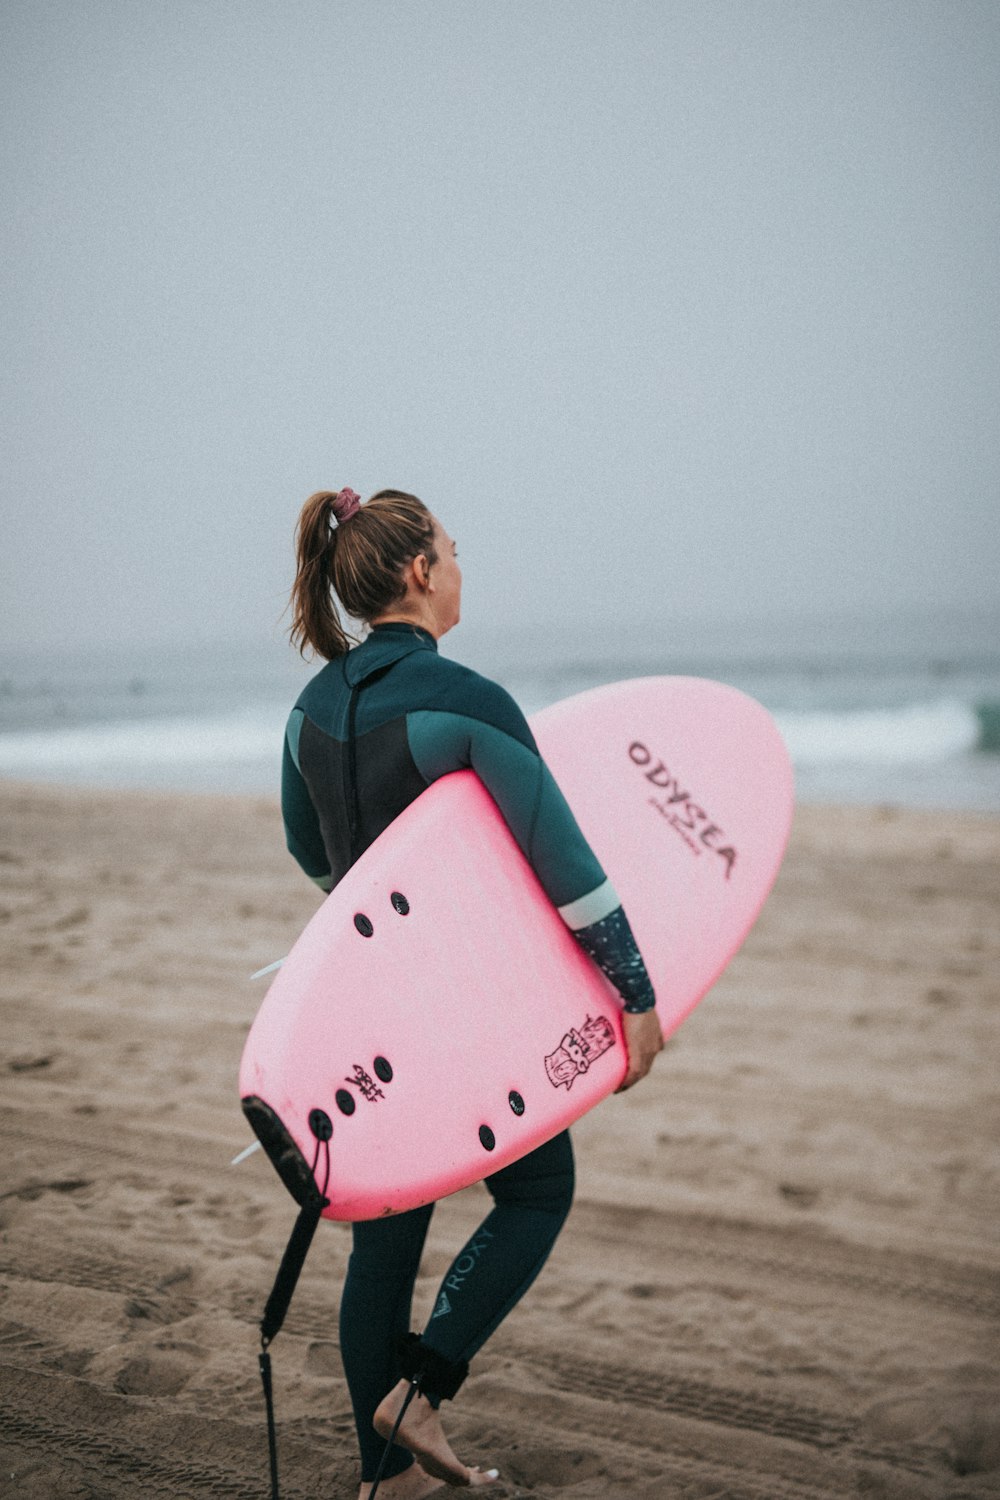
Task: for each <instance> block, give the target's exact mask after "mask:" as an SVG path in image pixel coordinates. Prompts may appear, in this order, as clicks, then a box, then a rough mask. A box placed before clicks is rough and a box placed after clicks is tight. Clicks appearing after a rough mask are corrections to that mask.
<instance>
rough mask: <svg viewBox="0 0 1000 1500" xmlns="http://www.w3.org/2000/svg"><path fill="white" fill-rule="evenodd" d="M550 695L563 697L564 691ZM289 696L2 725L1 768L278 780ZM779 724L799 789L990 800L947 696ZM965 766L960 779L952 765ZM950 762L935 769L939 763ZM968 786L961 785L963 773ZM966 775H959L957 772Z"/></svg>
mask: <svg viewBox="0 0 1000 1500" xmlns="http://www.w3.org/2000/svg"><path fill="white" fill-rule="evenodd" d="M557 696H563V695H562V693H559V694H557ZM287 711H288V706H287V704H286V703H284V702H282V703H261V704H257V705H253V706H248V707H245V708H241V709H239V710H237V711H229V712H216V713H211V712H206V713H202V714H200V715H196V714H187V715H179V716H170V717H156V718H148V719H141V718H140V719H127V720H125V719H121V720H115V721H112V722H106V723H99V724H81V725H75V726H64V727H55V728H52V729H46V730H39V729H34V730H26V731H17V732H8V733H5V734H0V775H2V776H8V777H19V778H23V779H25V780H42V781H57V782H69V783H72V782H78V783H82V784H85V785H98V786H140V787H151V788H157V787H162V788H172V789H186V788H190V789H200V790H205V791H225V790H231V791H260V792H265V793H270V794H275V793H276V792H277V790H278V785H279V780H280V764H281V745H282V735H283V732H284V726H285V721H286V717H287ZM776 718H777V722H778V726H779V728H780V729H781V732H782V734H783V736H784V738H785V742H786V744H787V745H788V748H789V751H790V753H791V756H792V760H793V762H794V764H795V767H796V773H797V780H798V784H799V788H800V791H801V792H802V793H804V794H805V795H806V796H808V797H818V798H820V799H823V798H826V797H831V796H836V797H846V798H848V799H850V797H851V795H852V792H853V794H854V795H856V796H858V797H860V798H862V799H864V800H871V799H872V798H876V799H881V798H883V797H890V798H896V799H901V800H904V801H907V800H911V798H910V796H909V793H908V790H907V788H908V786H909V784H910V782H912V783H913V791H914V800H920V801H926V800H927V799H928V798H931V799H933V798H934V797H936V796H945V795H946V794H945V792H944V790H943V788H945V787H948V788H950V790H949V791H948V792H947V799H948V800H949V801H951V802H954V801H956V799H957V801H958V803H959V804H963V805H974V806H987V807H997V806H998V799H1000V789H998V787H994V783H995V782H996V783H1000V774H998V773H1000V763H998V764H997V765H986V764H985V763H986V762H996V760H997V758H996V757H994V756H977V757H974V759H975V761H977V762H982V763H984V764H982V765H981V766H980V767H979V774H978V776H977V775H976V768H975V767H974V766H973V765H972V761H971V760H970V755H969V753H970V752H971V751H973V750H975V748H976V744H977V740H978V737H979V732H980V729H979V721H978V719H977V716H976V714H975V712H974V710H973V708H972V707H971V706H970V705H968V704H966V703H963V702H960V701H958V700H954V699H942V700H939V701H929V702H924V703H911V704H907V705H904V706H902V707H899V708H895V709H850V710H847V709H845V710H841V711H830V710H826V709H823V710H818V709H809V710H779V711H778V712H777V713H776ZM961 764H964V766H965V769H964V771H963V773H962V777H960V778H958V780H956V776H955V774H954V772H955V769H956V767H957V766H958V765H961ZM936 767H940V768H942V769H943V768H946V767H948V768H949V774H948V775H947V776H934V775H933V772H934V768H936ZM970 775H971V776H972V778H973V782H974V785H973V784H972V783H970V787H971V789H969V790H966V791H962V790H960V789H958V790H956V788H960V782H961V783H962V784H963V785H964V782H968V781H969V777H970ZM963 778H964V780H963Z"/></svg>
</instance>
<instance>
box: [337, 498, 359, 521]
mask: <svg viewBox="0 0 1000 1500" xmlns="http://www.w3.org/2000/svg"><path fill="white" fill-rule="evenodd" d="M360 509H361V496H360V495H356V494H355V493H354V491H353V490H341V491H340V493H339V494H338V495H334V497H333V513H334V515H335V516H336V517H337V525H338V526H343V524H344V522H345V521H349V520H350V519H351V517H352V516H356V515H357V513H358V511H359V510H360Z"/></svg>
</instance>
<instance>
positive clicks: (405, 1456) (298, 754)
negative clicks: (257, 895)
mask: <svg viewBox="0 0 1000 1500" xmlns="http://www.w3.org/2000/svg"><path fill="white" fill-rule="evenodd" d="M467 768H471V769H472V770H473V771H475V772H476V773H477V774H478V776H479V777H480V779H481V780H482V781H483V782H484V784H485V785H486V787H487V789H488V790H489V791H490V793H491V794H492V796H493V798H494V800H495V801H496V803H497V806H498V807H499V808H500V811H501V813H502V814H503V816H504V818H505V820H506V822H507V824H508V826H509V827H510V830H511V832H512V833H513V835H514V837H515V838H516V840H517V842H518V844H519V845H520V847H521V849H522V851H523V853H524V855H525V857H526V858H527V859H528V861H529V863H530V864H531V866H532V868H533V869H534V871H535V873H536V874H537V876H538V878H539V880H540V881H541V883H542V886H543V887H544V889H545V891H546V892H547V894H548V895H549V897H550V898H551V899H552V901H553V903H554V904H555V905H556V906H557V907H558V909H559V912H560V915H561V916H562V918H563V920H564V921H565V922H566V923H567V925H568V926H569V927H570V929H571V930H572V931H573V933H574V935H575V936H576V938H577V939H578V940H579V942H580V943H581V945H582V946H583V948H584V949H585V950H586V952H587V953H589V954H590V956H591V957H592V958H593V959H595V961H596V962H597V963H598V964H600V966H601V968H602V969H603V970H604V972H605V973H606V974H607V976H608V978H609V979H610V980H611V982H612V984H614V985H615V987H616V988H617V989H618V991H619V993H620V994H621V996H622V1000H623V1003H624V1006H625V1008H626V1009H627V1010H632V1011H641V1010H647V1009H649V1008H650V1006H652V1004H653V1003H654V995H653V990H652V986H651V984H650V982H649V977H648V975H647V974H646V970H645V967H644V965H643V962H642V959H641V958H640V956H639V952H638V949H637V948H636V945H635V940H634V938H633V936H632V932H631V929H630V928H629V925H628V922H627V921H626V918H625V914H624V912H623V911H622V908H621V905H620V903H619V901H618V897H617V896H616V895H615V892H614V890H613V888H612V886H611V883H610V881H609V880H608V879H607V877H606V876H605V874H604V871H603V870H602V869H601V866H600V864H599V863H598V861H597V859H596V858H595V856H594V853H593V851H592V850H591V848H590V846H589V845H588V843H587V841H586V839H585V838H584V837H583V834H582V833H581V832H580V829H579V828H578V826H577V823H576V819H575V818H574V817H573V814H572V813H571V811H570V809H569V807H568V805H567V803H566V800H565V798H564V797H563V795H562V793H561V792H560V791H559V788H558V787H557V786H556V783H555V781H554V780H553V778H552V776H551V774H550V773H549V771H548V768H547V767H546V766H545V763H544V762H543V761H542V759H541V757H540V755H539V753H538V749H537V746H536V745H535V741H534V739H533V738H532V734H531V730H530V729H529V728H528V725H527V723H526V721H525V718H524V715H523V714H522V713H521V711H520V709H519V708H518V707H517V704H516V703H515V702H514V700H513V699H512V698H511V697H510V695H509V694H508V693H506V692H505V691H504V690H503V688H501V687H498V686H497V684H496V683H493V682H489V681H488V680H487V679H486V678H484V677H480V676H479V675H478V674H477V673H475V672H471V671H469V670H468V669H467V668H465V667H461V666H458V665H457V664H456V663H455V662H452V661H449V660H447V659H446V658H444V657H441V656H439V655H438V651H437V644H436V642H435V641H434V638H433V637H432V636H430V635H428V634H427V633H426V631H423V630H418V629H416V628H414V627H413V626H410V625H401V624H390V625H380V626H376V628H375V629H374V630H373V631H372V632H371V634H370V635H369V636H368V638H367V639H366V640H365V641H364V643H363V644H362V645H360V646H358V647H357V648H356V649H355V650H353V651H351V652H350V653H349V654H348V656H347V657H346V658H344V659H343V660H341V661H334V662H330V663H329V664H328V665H327V666H325V667H324V668H323V670H322V671H321V672H318V673H317V675H316V676H315V677H314V678H313V679H312V681H311V682H310V683H309V685H308V687H306V689H305V691H304V692H303V693H302V694H301V696H300V698H299V701H298V703H297V704H296V706H295V708H294V709H293V710H292V714H291V718H290V720H289V724H288V732H287V735H286V740H285V760H284V771H283V778H282V804H283V809H284V817H285V829H286V834H287V838H288V847H289V849H290V850H291V852H292V854H293V855H294V856H295V858H296V859H297V860H298V861H299V863H300V865H301V866H302V868H303V869H304V870H305V871H306V873H307V874H308V875H310V876H311V877H312V879H313V880H315V881H316V883H317V884H318V885H319V886H320V887H321V888H322V889H323V890H327V891H328V890H330V889H332V887H333V886H334V885H336V883H337V881H338V880H340V879H341V877H342V876H343V875H344V874H345V873H346V872H347V870H348V869H349V868H350V866H351V865H352V864H353V863H354V861H355V860H356V859H357V858H358V857H359V856H360V855H361V854H362V853H363V852H364V850H365V849H366V848H367V847H368V845H369V844H371V843H372V842H373V841H374V840H375V839H376V838H377V837H378V836H379V834H380V833H381V832H382V831H383V830H384V829H385V828H387V827H388V825H389V824H390V823H391V822H392V820H393V819H394V818H395V817H397V816H398V815H399V814H400V813H401V812H402V811H403V809H404V808H405V807H407V806H408V805H409V803H410V802H412V801H413V800H414V799H415V798H416V797H418V796H419V795H420V793H421V792H422V791H424V790H425V789H426V788H427V787H428V786H429V785H430V783H431V782H433V781H436V780H437V779H438V777H439V776H445V775H447V774H448V773H449V772H450V771H459V770H464V769H467ZM485 1181H486V1187H487V1189H488V1190H489V1192H490V1194H491V1196H492V1198H493V1202H494V1207H493V1209H492V1211H491V1212H490V1213H489V1215H488V1216H487V1217H486V1219H485V1220H484V1221H483V1223H482V1224H481V1225H480V1226H479V1228H478V1229H477V1230H476V1231H475V1233H474V1234H473V1235H472V1237H471V1239H469V1240H468V1242H467V1243H466V1244H465V1246H463V1248H462V1250H461V1251H460V1252H459V1253H458V1255H457V1256H456V1257H455V1259H454V1260H453V1262H452V1264H451V1266H450V1267H449V1270H448V1272H447V1274H446V1275H445V1277H444V1279H443V1281H442V1283H441V1287H440V1289H439V1291H438V1294H437V1299H436V1301H435V1304H434V1307H433V1309H432V1310H431V1314H430V1317H429V1319H428V1322H427V1327H426V1330H425V1332H424V1334H423V1341H424V1344H425V1345H427V1346H428V1347H430V1348H432V1349H433V1350H435V1351H436V1352H437V1353H439V1354H441V1355H443V1356H444V1357H445V1358H446V1359H448V1360H451V1361H462V1360H468V1359H470V1358H471V1356H472V1355H473V1354H474V1353H475V1352H476V1350H477V1349H479V1348H480V1347H481V1346H482V1344H483V1343H484V1342H485V1340H486V1339H487V1338H488V1337H489V1335H490V1334H491V1333H492V1331H493V1330H494V1328H496V1327H497V1325H498V1324H499V1323H500V1322H501V1320H502V1319H503V1318H504V1317H505V1316H506V1315H507V1313H508V1312H509V1311H510V1310H511V1308H513V1307H514V1306H515V1305H516V1303H517V1302H518V1301H519V1300H520V1298H521V1297H522V1296H523V1294H524V1292H525V1291H526V1290H527V1288H528V1287H529V1286H530V1285H531V1283H532V1282H533V1281H534V1279H535V1277H536V1276H537V1275H538V1272H539V1271H540V1270H541V1268H542V1266H543V1265H544V1263H545V1261H546V1259H547V1257H548V1254H549V1251H550V1250H551V1248H552V1245H553V1243H554V1241H555V1238H556V1235H557V1234H558V1232H559V1229H560V1227H561V1226H562V1223H563V1221H564V1219H565V1217H566V1215H567V1213H568V1212H569V1207H570V1203H571V1201H572V1194H573V1152H572V1147H571V1145H570V1139H569V1132H568V1131H563V1132H562V1134H561V1135H558V1136H556V1137H555V1138H554V1139H553V1140H551V1141H547V1142H546V1143H545V1145H543V1146H540V1147H539V1148H538V1149H537V1150H536V1151H532V1152H531V1153H530V1154H529V1155H528V1156H525V1157H522V1159H521V1160H520V1161H517V1162H514V1163H512V1164H511V1165H510V1166H509V1167H505V1168H504V1169H503V1170H502V1171H500V1172H497V1173H494V1174H493V1175H492V1176H491V1177H487V1178H486V1180H485ZM432 1211H433V1205H432V1204H430V1205H428V1206H427V1207H426V1208H418V1209H413V1210H411V1211H410V1212H409V1213H404V1214H397V1215H394V1216H392V1217H390V1218H385V1219H376V1220H373V1221H371V1222H370V1223H363V1224H355V1225H354V1226H353V1237H354V1238H353V1249H352V1253H351V1259H350V1264H349V1267H348V1273H347V1280H346V1282H345V1284H344V1293H343V1297H342V1299H341V1307H340V1349H341V1355H342V1358H343V1361H344V1369H345V1371H346V1374H347V1382H348V1386H349V1387H350V1392H351V1401H352V1404H353V1407H354V1416H355V1423H356V1426H357V1433H358V1442H359V1446H360V1449H361V1464H362V1468H361V1473H362V1479H363V1480H366V1481H371V1480H372V1479H373V1478H374V1476H375V1472H376V1469H377V1467H378V1464H379V1459H380V1457H381V1455H382V1450H383V1448H384V1444H383V1442H382V1439H381V1438H379V1437H378V1436H377V1434H376V1433H375V1430H374V1428H373V1427H372V1417H373V1415H374V1413H375V1408H376V1406H377V1405H378V1403H379V1401H380V1400H381V1399H382V1397H383V1396H385V1395H386V1393H387V1392H388V1391H389V1390H390V1389H391V1388H392V1386H393V1385H394V1384H395V1382H396V1380H397V1379H398V1378H399V1373H400V1370H399V1366H398V1363H397V1358H396V1344H397V1341H398V1339H399V1337H400V1335H402V1334H404V1333H405V1332H406V1331H407V1329H408V1328H409V1321H410V1306H411V1301H412V1295H413V1286H414V1282H415V1280H416V1276H417V1271H418V1269H419V1264H420V1254H421V1250H422V1248H423V1243H424V1237H425V1235H426V1233H427V1227H428V1224H429V1223H430V1218H431V1213H432ZM410 1463H412V1457H411V1455H410V1454H409V1453H408V1452H407V1451H406V1450H405V1449H404V1448H401V1447H398V1446H396V1447H394V1448H393V1450H392V1452H391V1454H390V1455H389V1459H388V1464H387V1467H386V1470H385V1473H386V1474H387V1475H388V1474H398V1473H400V1472H402V1470H403V1469H405V1468H407V1467H408V1466H409V1464H410Z"/></svg>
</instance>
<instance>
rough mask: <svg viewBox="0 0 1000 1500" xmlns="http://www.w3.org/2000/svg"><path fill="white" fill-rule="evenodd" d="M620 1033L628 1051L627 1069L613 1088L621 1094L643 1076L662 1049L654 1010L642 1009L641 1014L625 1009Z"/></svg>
mask: <svg viewBox="0 0 1000 1500" xmlns="http://www.w3.org/2000/svg"><path fill="white" fill-rule="evenodd" d="M622 1034H623V1036H624V1038H625V1047H626V1050H627V1052H628V1071H627V1073H626V1074H625V1077H624V1078H623V1079H622V1081H621V1083H620V1084H619V1085H618V1087H617V1088H616V1089H615V1093H616V1094H623V1093H624V1092H625V1090H626V1089H630V1088H631V1087H632V1085H633V1083H638V1082H639V1079H640V1078H645V1076H646V1074H647V1073H648V1072H649V1070H650V1068H651V1067H652V1066H653V1063H654V1061H655V1059H656V1054H657V1053H658V1052H662V1051H663V1032H662V1031H661V1030H660V1023H659V1021H658V1020H657V1016H656V1011H655V1010H644V1011H643V1012H642V1013H641V1015H632V1014H630V1013H629V1012H628V1011H626V1012H625V1014H624V1015H623V1016H622Z"/></svg>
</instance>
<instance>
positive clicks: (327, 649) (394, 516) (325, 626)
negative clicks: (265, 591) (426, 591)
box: [289, 490, 437, 661]
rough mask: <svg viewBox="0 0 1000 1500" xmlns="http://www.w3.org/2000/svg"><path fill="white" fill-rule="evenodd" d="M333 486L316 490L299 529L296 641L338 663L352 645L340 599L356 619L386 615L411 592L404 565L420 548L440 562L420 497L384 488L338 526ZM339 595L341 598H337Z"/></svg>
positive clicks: (430, 559)
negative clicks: (340, 609)
mask: <svg viewBox="0 0 1000 1500" xmlns="http://www.w3.org/2000/svg"><path fill="white" fill-rule="evenodd" d="M336 499H337V492H336V491H334V490H317V491H316V493H315V494H314V495H310V496H309V499H308V500H307V501H306V503H305V505H303V507H302V514H301V515H300V516H299V521H298V526H297V527H296V530H295V555H296V564H297V567H296V573H295V582H294V583H293V585H292V597H291V608H292V624H291V628H290V630H289V635H290V636H291V640H292V644H293V646H297V647H298V648H299V651H300V652H301V653H302V655H303V656H304V655H305V652H306V648H307V647H309V648H311V649H312V650H313V651H315V653H316V654H317V656H323V657H325V658H326V659H327V661H333V660H334V658H336V657H338V656H346V655H347V653H348V651H349V650H350V649H351V646H352V645H353V644H355V640H354V637H353V636H350V635H348V634H347V632H346V630H345V629H344V627H343V625H342V624H341V620H340V613H339V611H338V609H337V599H339V600H340V603H341V604H342V605H343V607H344V609H345V610H346V611H347V613H348V614H349V615H351V616H352V618H354V619H355V620H364V621H369V620H373V619H375V618H376V617H377V616H378V615H380V614H383V613H384V612H385V610H387V609H388V608H389V607H390V605H392V604H395V603H396V601H397V600H399V599H402V598H403V596H404V595H405V593H406V584H405V582H404V580H403V569H404V568H405V567H406V564H407V563H408V562H412V561H413V559H414V558H415V557H418V556H419V555H420V553H421V552H424V553H426V554H427V560H428V562H431V563H434V562H437V553H436V552H435V551H434V522H433V519H432V518H431V513H430V511H429V510H428V509H427V507H426V505H425V504H424V503H423V501H422V500H418V499H417V497H416V495H407V494H406V493H404V491H403V490H379V492H378V494H377V495H373V496H372V497H371V499H370V500H369V501H368V502H367V503H366V504H365V505H362V506H361V508H360V510H358V511H356V512H355V514H354V515H353V516H351V517H350V519H349V520H347V521H344V522H343V523H342V524H337V525H333V522H334V519H335V518H334V510H333V502H334V501H335V500H336ZM334 594H336V599H335V598H334Z"/></svg>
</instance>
